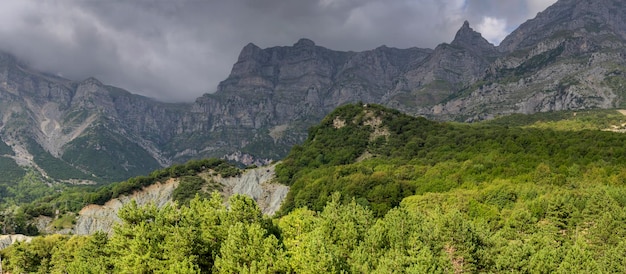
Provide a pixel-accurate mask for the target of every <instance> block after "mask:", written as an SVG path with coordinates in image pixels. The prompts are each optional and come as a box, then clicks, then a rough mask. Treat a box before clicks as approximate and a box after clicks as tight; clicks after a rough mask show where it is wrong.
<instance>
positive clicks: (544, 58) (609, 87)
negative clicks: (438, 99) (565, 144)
mask: <svg viewBox="0 0 626 274" xmlns="http://www.w3.org/2000/svg"><path fill="white" fill-rule="evenodd" d="M624 12H626V10H625V7H624V5H623V3H621V1H609V0H586V1H569V0H562V1H558V2H557V3H555V4H554V5H553V6H551V7H549V8H548V9H547V10H546V11H544V12H541V13H539V14H538V15H537V17H536V18H535V19H532V20H529V21H528V22H526V23H524V24H523V25H521V26H520V27H519V28H518V29H517V30H515V31H514V32H513V33H512V34H511V35H509V36H508V37H507V38H506V39H505V40H504V41H503V42H502V43H501V45H500V46H499V47H498V49H499V51H501V53H502V55H501V57H500V58H498V59H497V60H496V61H495V62H493V63H491V64H490V65H489V67H488V69H487V73H486V75H485V76H484V77H483V78H481V79H479V81H477V82H474V84H472V85H471V86H469V87H467V88H465V89H464V90H462V92H461V95H460V96H456V97H453V98H450V99H449V100H447V101H445V102H442V103H440V104H437V105H435V106H434V107H432V108H430V109H428V110H425V111H423V112H422V113H423V114H424V115H430V116H432V117H437V118H439V119H457V120H464V121H474V120H481V119H489V118H492V117H494V116H496V115H502V114H508V113H534V112H543V111H556V110H571V109H587V108H615V107H622V106H623V105H624V95H625V94H624V93H623V86H624V84H626V82H625V81H624V78H623V75H624V72H625V69H626V59H625V58H624V56H626V50H624V48H625V47H624V46H626V36H625V35H624V33H625V31H626V23H624V22H625V21H624V20H623V19H626V18H624V14H625V13H624Z"/></svg>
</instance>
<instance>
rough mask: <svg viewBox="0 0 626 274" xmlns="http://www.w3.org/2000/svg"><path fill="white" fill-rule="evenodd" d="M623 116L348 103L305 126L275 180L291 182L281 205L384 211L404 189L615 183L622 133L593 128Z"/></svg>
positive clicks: (623, 147)
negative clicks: (481, 112) (482, 114)
mask: <svg viewBox="0 0 626 274" xmlns="http://www.w3.org/2000/svg"><path fill="white" fill-rule="evenodd" d="M625 121H626V117H625V116H624V115H622V114H620V113H619V112H617V111H591V112H578V113H575V112H559V113H544V114H535V115H532V116H525V115H514V116H510V117H502V118H500V119H496V120H493V121H489V122H484V123H477V124H457V123H438V122H433V121H428V120H426V119H423V118H415V117H411V116H408V115H404V114H402V113H400V112H397V111H394V110H390V109H386V108H383V107H380V106H377V105H369V106H362V105H347V106H344V107H342V108H339V109H337V110H336V111H334V112H333V113H331V114H330V115H328V116H327V117H326V118H325V119H324V120H323V121H322V123H321V124H320V125H319V126H317V127H313V128H311V130H310V134H309V138H308V139H307V141H306V142H305V143H304V144H303V145H302V146H296V147H295V148H294V149H293V150H292V151H291V153H290V154H289V156H288V157H287V158H286V159H285V160H284V161H283V163H282V164H281V165H279V166H278V167H277V176H278V180H279V181H280V182H282V183H284V184H288V185H291V191H290V193H289V195H288V196H287V199H286V201H285V202H284V204H283V212H284V213H287V212H289V211H291V210H293V209H295V208H298V207H303V206H307V207H309V208H311V209H314V210H321V209H322V208H323V207H324V205H325V204H326V202H327V201H328V199H329V197H330V194H331V193H333V192H340V193H342V194H343V197H344V198H345V199H346V200H350V199H351V198H352V197H356V200H357V202H358V203H359V204H361V205H364V206H367V207H370V208H371V209H372V210H373V211H374V213H375V215H376V216H382V215H384V213H386V212H387V211H388V210H389V209H391V208H393V207H395V206H397V205H399V204H400V202H401V201H402V199H403V198H404V197H407V196H409V195H413V194H423V193H428V192H446V191H449V190H451V189H455V188H475V187H481V186H482V185H488V184H492V183H494V182H508V183H511V184H522V183H535V184H540V185H553V186H555V187H565V188H576V187H579V186H581V185H585V184H588V183H592V184H595V183H601V184H611V185H621V184H623V183H624V180H625V178H626V135H624V134H622V133H616V132H613V131H601V130H599V129H600V128H607V129H615V128H614V127H613V126H620V127H621V126H622V125H623V124H624V123H625Z"/></svg>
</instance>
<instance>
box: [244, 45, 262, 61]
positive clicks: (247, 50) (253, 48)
mask: <svg viewBox="0 0 626 274" xmlns="http://www.w3.org/2000/svg"><path fill="white" fill-rule="evenodd" d="M262 51H263V50H262V49H261V48H259V47H258V46H257V45H255V44H253V43H248V44H247V45H246V46H245V47H243V49H241V52H240V53H239V61H243V60H246V59H251V58H253V57H254V56H257V55H258V54H259V53H260V52H262Z"/></svg>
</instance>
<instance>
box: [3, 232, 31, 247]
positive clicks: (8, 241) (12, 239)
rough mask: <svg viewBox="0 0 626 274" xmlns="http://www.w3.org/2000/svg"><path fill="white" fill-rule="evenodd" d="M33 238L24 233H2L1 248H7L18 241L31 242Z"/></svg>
mask: <svg viewBox="0 0 626 274" xmlns="http://www.w3.org/2000/svg"><path fill="white" fill-rule="evenodd" d="M32 239H33V238H32V237H29V236H24V235H22V234H15V235H0V250H2V249H5V248H7V247H8V246H10V245H12V244H14V243H16V242H27V243H28V242H30V241H31V240H32Z"/></svg>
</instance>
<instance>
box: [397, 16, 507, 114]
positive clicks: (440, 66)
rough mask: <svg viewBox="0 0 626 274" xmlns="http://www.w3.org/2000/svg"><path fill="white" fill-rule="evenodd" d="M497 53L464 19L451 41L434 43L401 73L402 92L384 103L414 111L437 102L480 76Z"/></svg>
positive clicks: (410, 111)
mask: <svg viewBox="0 0 626 274" xmlns="http://www.w3.org/2000/svg"><path fill="white" fill-rule="evenodd" d="M498 56H499V53H498V51H497V49H496V48H495V47H494V46H493V45H492V44H490V43H489V42H487V40H485V39H484V38H483V37H482V35H481V34H480V33H478V32H476V31H474V30H473V29H472V28H470V26H469V22H467V21H465V22H464V23H463V26H462V27H461V29H459V31H458V32H457V33H456V36H455V38H454V40H453V41H452V43H450V44H441V45H439V46H437V47H436V48H435V50H434V52H433V53H432V54H430V55H429V56H428V57H427V58H426V59H425V60H424V62H423V63H421V64H418V65H416V66H415V67H414V68H413V69H411V70H409V71H408V72H407V73H406V74H405V75H404V77H405V79H406V82H407V86H406V88H405V93H404V94H402V93H400V94H399V95H400V96H397V99H396V98H394V99H396V100H392V102H391V103H388V105H391V106H394V107H396V108H399V109H402V110H404V111H406V112H409V113H415V112H416V107H423V106H432V105H433V104H436V103H439V102H441V101H442V100H444V99H445V98H447V97H448V96H450V95H452V94H453V93H454V92H455V91H457V90H459V89H461V88H462V87H463V86H465V85H467V84H468V83H472V82H475V81H477V80H478V79H479V78H481V77H483V76H484V75H485V71H486V69H487V68H488V66H489V64H491V63H492V62H493V61H494V60H495V59H496V58H497V57H498ZM407 93H408V94H407ZM407 102H412V104H407Z"/></svg>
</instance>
